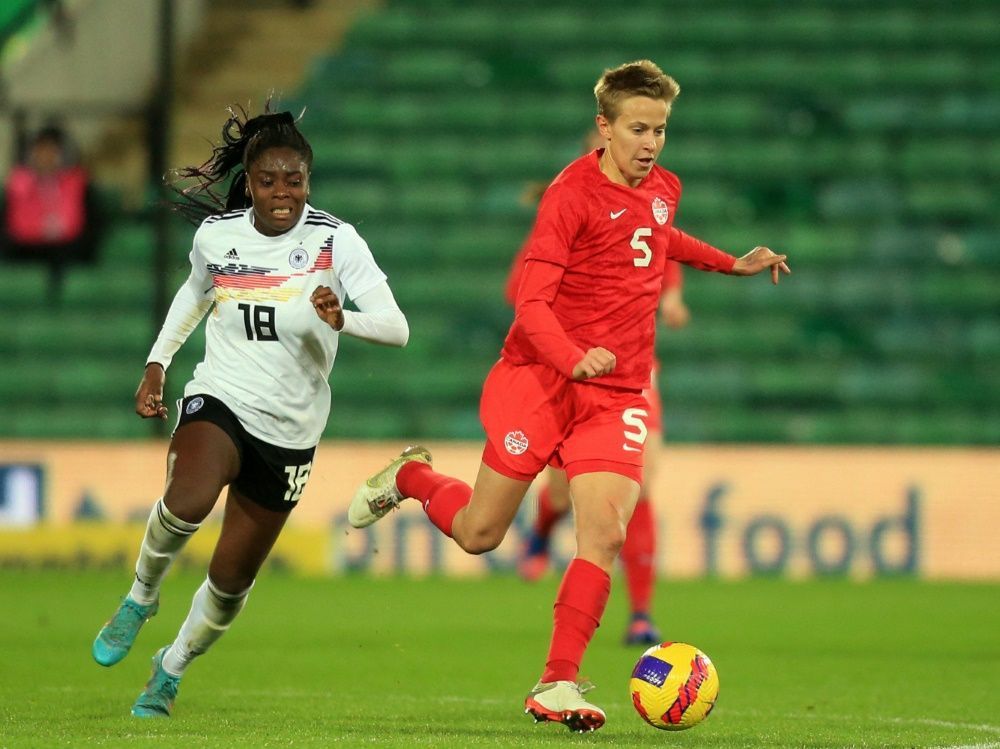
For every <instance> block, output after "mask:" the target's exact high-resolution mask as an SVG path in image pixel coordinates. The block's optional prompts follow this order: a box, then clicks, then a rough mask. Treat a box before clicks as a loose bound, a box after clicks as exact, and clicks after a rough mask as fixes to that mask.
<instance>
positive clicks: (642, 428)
mask: <svg viewBox="0 0 1000 749" xmlns="http://www.w3.org/2000/svg"><path fill="white" fill-rule="evenodd" d="M648 416H649V414H648V413H646V410H645V409H644V408H626V409H625V411H624V412H622V421H624V422H625V424H626V426H629V427H631V428H632V429H626V430H625V444H623V445H622V449H623V450H627V451H628V452H633V453H637V452H641V451H642V446H643V445H644V444H646V435H648V434H649V430H648V429H646V417H648ZM633 430H634V431H633ZM630 442H633V443H635V444H631V445H630V444H629V443H630Z"/></svg>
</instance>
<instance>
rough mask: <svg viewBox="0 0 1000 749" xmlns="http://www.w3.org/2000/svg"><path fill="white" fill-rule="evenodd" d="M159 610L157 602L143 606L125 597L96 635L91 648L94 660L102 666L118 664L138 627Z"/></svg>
mask: <svg viewBox="0 0 1000 749" xmlns="http://www.w3.org/2000/svg"><path fill="white" fill-rule="evenodd" d="M159 609H160V602H159V601H153V603H151V604H149V605H148V606H143V605H142V604H141V603H136V602H135V601H134V600H133V599H132V598H131V597H130V596H125V598H124V599H123V600H122V603H121V606H119V607H118V610H117V611H116V612H115V613H114V616H112V617H111V618H110V619H108V622H107V624H105V625H104V626H103V627H101V631H100V632H98V633H97V639H96V640H94V646H93V648H91V653H92V654H93V656H94V660H95V661H97V662H98V663H100V664H101V665H102V666H113V665H115V664H116V663H118V661H120V660H121V659H122V658H124V657H125V656H126V655H128V651H129V650H130V649H131V647H132V643H133V642H135V638H136V635H138V634H139V629H140V627H142V625H143V624H145V623H146V622H148V621H149V620H150V618H152V617H154V616H156V612H157V611H159Z"/></svg>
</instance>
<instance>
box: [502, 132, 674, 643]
mask: <svg viewBox="0 0 1000 749" xmlns="http://www.w3.org/2000/svg"><path fill="white" fill-rule="evenodd" d="M605 144H606V141H605V140H604V138H603V137H602V136H601V133H600V131H599V130H597V128H596V127H595V128H592V129H591V130H590V131H589V132H588V134H587V136H586V137H585V138H584V143H583V154H587V153H589V152H591V151H593V150H595V149H598V148H603V147H604V146H605ZM546 186H547V185H541V186H539V185H537V183H536V184H533V185H532V186H531V188H530V190H528V191H526V198H527V199H530V200H531V202H532V204H534V203H535V202H536V201H537V200H538V199H540V198H541V195H542V192H543V191H544V187H546ZM529 244H530V243H529V242H525V243H524V244H523V245H522V246H521V249H520V250H519V251H518V253H517V255H516V256H515V257H514V260H513V261H512V262H511V266H510V273H509V274H508V277H507V283H506V285H505V287H504V298H505V299H506V300H507V302H508V303H509V304H510V305H511V306H512V307H513V306H514V305H515V302H516V301H517V291H518V289H519V288H520V286H521V273H522V271H523V270H524V262H525V254H526V252H527V250H528V247H529ZM682 287H683V273H682V271H681V265H680V264H679V263H677V262H676V261H674V260H668V261H667V262H666V264H665V266H664V269H663V291H662V296H661V299H660V319H661V320H662V322H663V323H664V324H665V325H667V326H668V327H670V328H674V329H677V328H682V327H684V326H685V325H687V322H688V320H689V319H690V312H689V311H688V308H687V305H686V304H685V303H684V297H683V291H682ZM657 369H658V367H656V366H655V364H654V367H653V372H652V377H651V381H650V383H649V385H648V386H647V388H646V389H645V390H644V391H643V396H645V398H646V400H647V401H648V402H649V415H648V419H647V420H646V426H647V427H648V428H649V431H650V435H649V437H648V438H647V440H646V444H645V447H644V455H643V483H642V486H641V487H640V489H639V500H638V502H637V503H636V506H635V510H634V511H633V513H632V518H631V520H629V523H628V528H627V529H626V533H625V543H624V545H623V546H622V549H621V552H620V553H619V559H621V563H622V569H623V571H624V573H625V583H626V588H627V591H628V602H629V624H628V629H627V630H626V631H625V637H624V642H625V644H626V645H642V646H648V645H655V644H657V643H658V642H660V634H659V631H658V630H657V629H656V626H655V625H654V624H653V620H652V617H651V613H652V611H651V609H652V606H651V604H652V600H653V589H654V587H655V583H656V545H657V539H656V536H657V533H656V517H655V516H654V513H653V505H652V503H651V502H650V495H649V487H650V486H652V484H653V480H654V476H655V473H656V471H657V468H658V466H659V462H660V460H659V452H660V451H659V448H660V443H661V441H662V433H663V427H662V422H663V418H662V407H661V400H660V391H659V385H658V383H657V379H658V377H657V374H658V373H657ZM537 497H538V498H537V506H538V511H537V513H536V515H535V520H534V522H533V523H532V526H531V529H530V530H529V531H528V537H527V539H526V540H525V542H524V545H523V547H522V548H521V550H520V552H519V558H518V564H517V571H518V574H519V575H520V576H521V577H522V578H523V579H525V580H527V581H528V582H534V581H536V580H538V579H539V578H541V577H542V575H544V574H545V573H546V572H547V571H548V568H549V546H550V543H551V538H552V533H553V531H554V530H555V527H556V525H557V524H558V523H559V521H560V520H562V518H564V517H565V516H566V514H567V513H568V512H569V510H570V507H571V503H570V496H569V481H568V480H567V478H566V473H565V471H561V470H558V469H556V468H553V467H551V466H550V467H549V468H548V469H547V470H546V471H545V480H544V483H543V485H542V486H541V488H540V489H539V490H538V495H537Z"/></svg>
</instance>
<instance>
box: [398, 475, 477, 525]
mask: <svg viewBox="0 0 1000 749" xmlns="http://www.w3.org/2000/svg"><path fill="white" fill-rule="evenodd" d="M396 488H397V489H399V492H400V494H402V495H403V496H404V497H413V499H416V500H418V501H419V502H420V504H421V505H423V508H424V512H426V513H427V517H428V518H429V519H430V521H431V522H432V523H434V525H436V526H437V527H438V528H439V529H440V530H441V532H442V533H444V534H445V535H446V536H448V537H451V526H452V523H453V522H454V521H455V515H456V514H457V513H458V511H459V510H461V509H462V508H463V507H465V506H466V505H467V504H469V500H470V499H472V487H471V486H469V485H468V484H466V483H465V482H464V481H459V480H458V479H453V478H452V477H451V476H445V475H444V474H443V473H437V472H436V471H435V470H434V469H433V468H431V467H430V466H429V465H427V463H421V462H420V461H417V460H414V461H411V462H409V463H407V464H405V465H404V466H403V467H402V468H400V469H399V473H397V474H396Z"/></svg>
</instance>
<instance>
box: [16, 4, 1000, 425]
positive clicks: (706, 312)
mask: <svg viewBox="0 0 1000 749" xmlns="http://www.w3.org/2000/svg"><path fill="white" fill-rule="evenodd" d="M636 19H641V22H636ZM998 23H1000V9H998V6H997V5H996V3H993V2H990V0H959V1H958V2H947V3H946V2H944V0H928V2H921V3H917V4H914V3H911V2H908V1H907V0H886V2H883V3H879V4H877V5H875V6H873V5H871V4H866V3H830V2H823V1H821V0H806V2H803V3H798V4H794V5H791V6H790V5H788V4H787V3H781V2H779V1H778V0H697V1H696V0H677V1H676V2H671V3H669V4H666V3H662V2H660V0H637V2H635V3H633V4H631V5H630V6H629V9H628V11H627V12H620V11H616V10H614V9H611V8H609V6H608V5H607V4H606V3H599V2H597V1H596V0H586V1H583V2H581V1H580V0H572V1H571V0H549V2H547V3H544V4H540V3H536V2H533V0H508V2H505V3H502V4H498V3H494V2H490V1H489V0H462V2H459V1H458V0H408V1H406V2H403V1H402V0H396V1H393V0H388V1H387V2H385V3H384V4H383V7H382V9H381V10H379V11H377V12H373V13H372V14H371V15H368V16H366V17H364V18H362V19H361V20H360V21H359V22H358V24H357V25H356V27H355V28H353V29H352V30H351V32H350V33H349V34H348V37H347V40H346V42H345V43H344V45H343V46H342V47H341V48H340V49H338V50H336V51H331V53H330V55H329V56H327V57H325V58H322V59H318V60H316V61H315V63H314V64H313V65H312V67H311V72H310V75H309V76H308V78H307V79H306V80H305V81H303V82H302V85H301V87H300V88H299V90H298V91H297V92H295V93H294V95H293V96H292V97H291V99H292V100H291V101H289V102H286V103H287V104H289V105H290V107H291V108H293V109H296V108H297V107H300V106H303V105H304V106H306V107H307V113H306V117H305V120H304V128H305V130H306V132H307V134H308V135H309V136H310V138H311V140H312V142H313V145H314V149H315V164H314V175H313V188H312V202H313V203H314V204H316V205H317V206H319V207H321V208H323V209H325V210H328V211H331V212H333V213H334V214H336V215H338V216H340V217H342V218H344V219H345V220H348V221H350V222H352V223H354V224H355V225H356V226H357V227H358V229H359V231H360V232H361V233H362V235H363V236H364V237H365V238H366V239H367V241H368V242H369V244H370V245H371V247H372V249H373V251H374V253H375V255H376V257H377V258H378V259H379V262H380V263H381V265H382V266H383V268H384V269H385V270H386V272H387V274H388V275H389V277H390V282H391V284H392V286H393V289H394V290H395V292H396V294H397V297H398V298H399V300H400V302H401V304H402V306H403V308H404V310H405V311H406V313H407V315H408V318H409V320H410V324H411V343H410V346H409V348H408V350H406V351H404V352H399V351H396V350H392V349H382V348H379V347H372V346H368V345H364V344H361V343H358V342H355V341H345V342H344V344H343V345H342V350H341V355H340V358H339V360H338V364H337V367H336V369H335V371H334V375H333V378H332V383H333V392H334V415H333V417H332V419H331V421H330V426H329V428H328V430H327V435H328V436H330V437H345V438H346V437H351V438H356V437H368V438H400V439H402V438H406V437H421V438H429V439H435V438H478V437H479V436H480V434H481V431H480V427H479V424H478V419H477V405H478V404H477V400H478V393H479V387H480V384H481V382H482V379H483V376H484V375H485V373H486V371H487V370H488V369H489V367H490V366H491V364H492V362H493V361H494V360H495V358H496V355H497V352H498V350H499V347H500V345H501V342H502V340H503V336H504V334H505V332H506V329H507V326H508V324H509V321H510V318H511V312H510V310H509V309H508V308H507V307H506V305H505V303H504V301H503V297H502V289H503V284H504V279H505V276H506V272H507V268H508V265H509V262H510V258H511V257H512V256H513V254H514V253H515V252H516V250H517V249H518V247H519V246H520V244H521V242H522V241H523V238H524V236H525V234H526V232H527V231H528V229H529V228H530V225H531V220H532V216H533V206H531V205H530V203H528V202H525V200H524V199H523V197H522V195H523V192H524V188H525V186H526V185H528V184H529V183H531V182H535V181H543V182H544V181H547V180H549V179H551V177H552V176H553V175H554V174H555V173H556V172H557V171H558V170H559V169H560V168H561V166H562V165H564V164H565V163H567V162H568V161H569V160H570V159H572V158H573V157H574V156H575V155H576V154H577V152H578V149H579V146H580V142H581V138H582V135H583V134H584V132H585V131H586V129H587V128H588V126H589V124H590V122H591V121H592V118H593V102H592V96H591V94H590V89H591V88H592V86H593V84H594V81H595V80H596V78H597V76H598V75H599V74H600V72H601V69H602V68H603V67H604V66H608V65H614V64H618V63H621V62H624V61H627V60H629V59H635V58H638V57H649V58H651V59H653V60H656V61H657V62H659V63H660V64H661V65H662V66H663V67H664V69H665V70H667V71H668V72H669V73H671V74H672V75H674V76H675V77H676V78H677V79H678V81H679V82H680V84H681V86H682V89H683V92H682V94H681V97H680V98H679V99H678V101H677V103H676V105H675V107H674V113H673V118H672V121H671V123H670V127H669V130H668V139H667V146H666V150H665V152H664V154H663V156H662V157H661V163H663V164H664V165H665V166H666V167H667V168H670V169H673V170H675V171H676V172H677V173H678V174H679V175H680V176H681V178H682V179H683V180H684V183H685V192H684V198H683V200H682V203H681V208H680V211H679V216H678V225H679V226H680V227H681V228H683V229H685V230H687V231H689V232H691V233H693V234H695V235H697V236H700V237H702V238H704V239H705V240H707V241H709V242H711V243H713V244H716V245H717V246H720V247H723V248H726V249H728V250H730V251H732V252H734V253H742V252H744V251H746V250H748V249H750V248H751V247H753V246H754V245H755V244H768V245H769V246H771V247H773V248H774V249H776V250H780V251H787V252H788V253H789V255H790V258H791V264H792V268H793V271H794V274H793V276H791V277H790V278H789V279H787V281H788V282H787V283H783V284H782V285H781V286H779V288H778V289H774V288H772V287H771V286H770V284H768V283H767V281H766V280H764V279H752V280H742V279H740V280H737V279H727V278H720V277H712V276H709V275H707V274H700V273H698V272H696V271H689V272H688V273H687V274H686V276H685V277H686V292H685V293H686V297H687V301H688V303H689V305H690V307H691V310H692V314H693V317H692V322H691V325H690V326H689V327H688V328H687V329H685V330H682V331H663V332H662V333H661V335H660V339H659V350H660V354H661V359H662V361H663V369H662V373H661V376H662V380H663V384H664V386H665V404H666V421H667V434H668V435H669V438H670V439H673V440H680V441H685V440H689V441H763V442H768V441H793V442H803V443H812V442H822V443H891V442H900V443H909V444H926V443H942V444H960V443H972V444H995V443H996V442H997V441H1000V389H998V388H997V387H996V386H995V383H996V381H997V380H998V378H1000V294H998V292H997V289H998V288H1000V252H998V249H1000V197H998V193H997V191H996V188H995V175H996V174H997V173H1000V138H998V137H997V135H998V122H1000V93H998V91H1000V86H998V83H1000V63H998V62H997V58H996V55H995V52H994V45H995V29H996V28H997V25H998ZM180 236H186V235H184V233H183V232H181V231H178V237H180ZM182 245H183V242H180V241H179V240H178V249H177V252H176V263H175V269H176V273H177V274H179V275H178V277H177V278H176V279H172V282H175V281H176V282H179V280H180V279H181V278H182V277H183V266H184V254H185V253H184V250H183V247H182ZM150 246H151V245H150V239H149V229H148V228H147V227H145V226H144V225H143V224H141V223H140V222H131V223H126V224H123V225H121V226H117V227H115V228H114V230H113V231H112V232H111V234H110V235H109V236H108V237H107V240H106V243H105V247H104V249H103V252H102V262H101V265H100V266H99V267H98V268H96V269H94V270H93V271H90V270H87V271H79V272H75V273H74V275H73V277H72V278H71V282H70V284H69V286H68V290H67V291H68V293H67V296H68V299H67V304H66V305H65V307H64V309H62V310H60V311H58V312H57V313H55V314H51V313H48V312H47V311H43V310H42V309H41V307H40V305H39V304H38V298H39V294H40V292H41V290H42V288H43V286H44V278H43V277H42V275H41V274H40V273H38V272H36V270H34V269H21V268H17V269H9V271H8V269H5V272H4V273H3V274H0V294H3V298H4V299H5V304H6V305H7V306H8V308H9V309H11V310H13V311H14V313H15V314H17V315H18V316H19V318H21V319H23V320H24V321H25V322H24V324H23V325H22V326H18V327H19V328H20V329H19V330H15V331H10V330H5V331H3V332H0V355H3V356H4V358H5V359H6V357H7V356H8V355H10V354H14V353H17V354H18V355H19V356H20V355H23V354H24V352H27V351H29V350H31V351H34V352H36V353H35V354H33V355H35V356H36V357H37V361H38V362H39V363H38V367H37V369H32V370H31V372H30V374H29V376H28V377H25V376H23V374H22V375H19V376H18V377H17V378H15V379H14V380H12V378H11V376H10V375H9V373H8V374H7V375H5V376H4V377H3V378H2V379H0V394H2V395H3V396H4V401H5V402H7V403H19V402H21V400H23V402H25V403H30V404H33V406H35V407H37V406H39V404H41V403H42V401H43V400H46V399H44V398H43V394H44V393H46V392H48V393H49V394H50V395H51V394H52V393H55V397H56V399H57V400H58V399H59V398H61V397H62V394H63V393H65V392H66V391H67V383H66V382H65V379H64V377H63V375H62V374H61V373H58V374H54V373H53V372H52V371H51V370H52V369H53V367H54V365H55V364H56V361H57V359H56V355H57V354H58V353H59V351H60V346H70V345H71V343H72V344H73V345H74V346H76V348H75V349H74V353H73V355H72V356H71V357H70V361H73V362H76V364H75V367H76V370H75V371H77V372H78V373H79V378H80V387H79V391H80V392H81V393H82V394H84V396H85V397H86V398H87V399H88V402H89V403H92V404H93V405H94V407H95V409H96V410H99V411H100V416H99V418H98V419H96V420H94V419H91V420H90V422H93V423H92V424H91V423H89V422H88V420H87V419H85V418H83V419H80V420H74V418H73V417H74V414H79V413H86V409H83V408H82V407H81V403H80V399H79V398H67V400H66V401H64V402H63V403H64V407H65V409H66V411H65V413H66V417H65V418H63V417H60V416H58V414H57V412H56V411H55V408H56V407H55V406H54V405H52V404H51V403H48V405H47V406H46V408H49V409H52V410H51V411H46V413H51V415H52V418H51V419H46V422H45V423H38V422H37V421H32V420H31V419H29V418H28V417H26V416H24V415H17V416H16V418H15V417H14V416H12V417H11V418H9V419H8V418H5V419H4V420H3V422H2V424H3V427H2V432H3V434H4V435H7V436H11V435H27V434H31V435H43V434H47V433H51V434H59V435H64V434H66V435H70V434H74V431H73V428H74V427H73V425H74V424H79V425H80V428H81V429H83V430H84V431H83V433H84V434H90V433H98V434H105V435H108V436H130V435H132V434H134V433H135V430H136V427H135V424H134V423H133V422H134V419H131V418H130V417H129V415H128V407H127V401H128V400H129V398H130V396H131V390H132V388H134V381H135V380H136V379H137V375H138V371H139V366H140V365H141V359H142V357H143V355H144V353H145V351H146V350H147V348H148V345H149V342H150V336H151V331H152V329H153V322H152V321H151V320H149V319H148V317H149V313H148V297H149V295H150V294H151V286H150V282H149V280H148V278H147V276H146V275H145V274H144V273H143V272H142V270H141V269H144V268H145V267H146V264H147V263H148V258H149V257H150V252H151V249H150ZM79 309H86V310H88V314H92V315H93V319H94V320H96V321H98V325H97V326H90V327H89V329H88V325H87V324H86V321H85V320H83V319H72V318H73V311H74V310H79ZM45 314H50V315H51V316H50V317H49V318H46V317H45ZM62 325H66V326H67V327H66V328H61V327H60V326H62ZM66 330H68V331H70V332H71V333H70V335H68V336H66V335H60V332H63V331H66ZM67 339H69V340H67ZM197 347H198V341H192V345H191V346H190V347H189V348H188V350H187V351H185V352H183V354H182V355H181V356H180V357H179V359H178V362H177V364H176V366H175V368H174V371H172V373H171V381H172V383H173V385H172V386H173V387H176V386H177V385H178V384H179V383H180V382H182V381H183V378H184V377H185V374H184V373H185V372H186V371H189V369H190V367H191V366H192V365H193V363H194V362H195V361H197V357H198V355H199V352H198V350H197ZM87 356H90V357H91V358H90V359H89V360H87V359H86V357H87ZM19 360H20V359H19ZM119 366H120V367H121V369H122V370H124V371H125V372H127V373H128V376H127V377H126V376H124V375H122V374H121V372H120V371H119ZM112 370H113V371H112ZM56 372H58V369H56ZM26 380H30V381H26ZM102 382H103V384H104V387H102ZM19 383H20V385H19ZM19 388H20V389H19ZM47 400H51V398H49V399H47ZM122 400H124V401H126V406H125V415H124V416H123V417H122V421H121V425H120V426H119V425H118V422H115V421H114V420H113V419H112V418H111V417H110V416H108V415H107V414H108V413H109V412H110V410H111V409H112V408H113V407H118V406H114V404H115V403H120V402H121V401H122ZM18 408H19V406H18ZM15 410H16V409H15Z"/></svg>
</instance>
